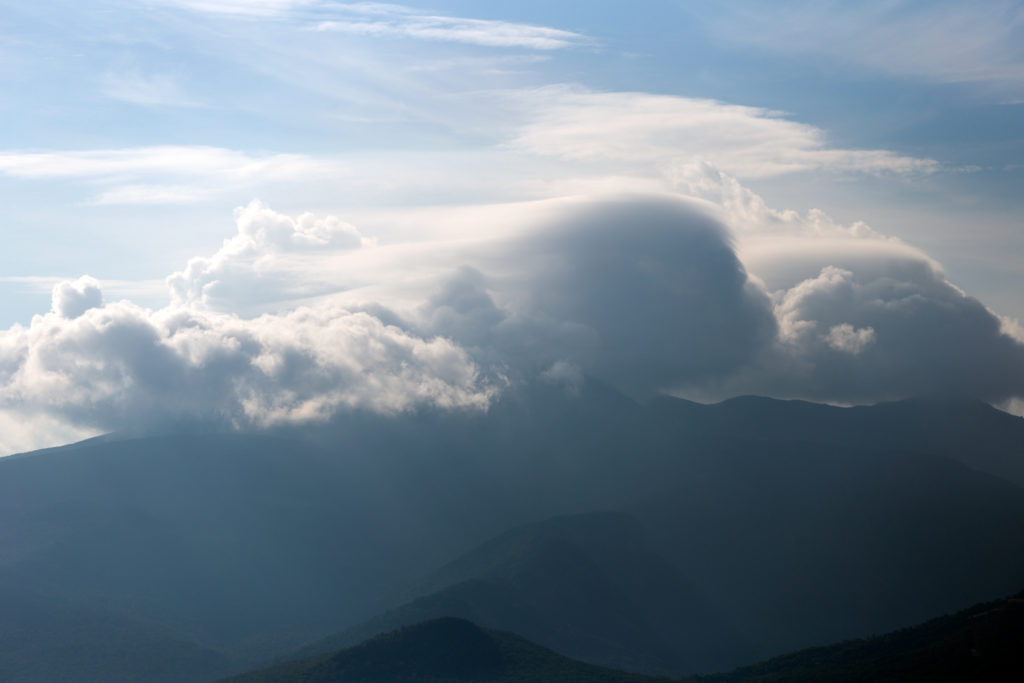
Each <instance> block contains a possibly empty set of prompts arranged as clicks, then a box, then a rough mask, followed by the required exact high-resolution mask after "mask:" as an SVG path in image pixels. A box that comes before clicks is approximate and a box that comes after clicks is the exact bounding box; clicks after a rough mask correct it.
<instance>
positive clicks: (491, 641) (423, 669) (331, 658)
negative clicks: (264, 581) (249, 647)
mask: <svg viewBox="0 0 1024 683" xmlns="http://www.w3.org/2000/svg"><path fill="white" fill-rule="evenodd" d="M654 680H658V679H652V678H647V677H643V676H638V675H634V674H627V673H624V672H618V671H613V670H610V669H602V668H600V667H596V666H592V665H589V664H584V663H582V662H576V661H573V660H571V659H568V658H566V657H562V656H559V655H557V654H555V653H554V652H551V651H550V650H546V649H544V648H541V647H538V646H536V645H534V644H532V643H530V642H528V641H526V640H523V639H522V638H519V637H517V636H513V635H511V634H509V633H501V632H497V631H485V630H483V629H480V628H479V627H477V626H475V625H474V624H472V623H470V622H468V621H465V620H462V619H455V618H452V617H448V618H442V619H437V620H433V621H428V622H424V623H420V624H415V625H413V626H409V627H406V628H403V629H400V630H397V631H393V632H391V633H388V634H385V635H381V636H378V637H376V638H374V639H371V640H369V641H366V642H365V643H362V644H360V645H357V646H354V647H352V648H349V649H345V650H341V651H340V652H337V653H334V654H331V655H326V656H322V657H314V658H311V659H306V660H301V661H298V662H290V663H288V664H283V665H279V666H276V667H272V668H270V669H266V670H263V671H257V672H252V673H248V674H243V675H240V676H234V677H232V678H229V679H224V681H223V682H222V683H298V682H300V681H301V682H302V683H333V682H335V681H352V682H353V683H357V682H358V683H364V682H365V683H392V682H396V683H397V682H398V681H401V682H402V683H439V682H441V681H467V682H469V681H472V682H473V683H506V682H507V683H513V682H515V683H570V682H573V681H587V682H588V683H634V682H635V683H641V682H642V681H654Z"/></svg>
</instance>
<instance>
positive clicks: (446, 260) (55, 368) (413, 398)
mask: <svg viewBox="0 0 1024 683" xmlns="http://www.w3.org/2000/svg"><path fill="white" fill-rule="evenodd" d="M712 171H713V169H708V168H704V169H702V171H701V173H700V174H699V175H698V179H700V178H703V179H705V180H707V179H710V180H709V181H708V183H707V184H706V185H707V187H706V188H705V189H706V190H707V194H708V196H713V195H714V193H716V192H719V193H721V192H723V188H725V189H724V191H725V195H723V196H726V197H727V198H728V197H731V198H732V199H729V200H728V201H724V202H723V203H720V204H712V203H710V202H708V201H706V200H698V199H692V198H683V197H680V196H672V195H665V194H662V195H639V196H636V195H634V196H621V195H619V196H611V197H607V196H606V197H597V198H594V197H591V198H579V197H577V198H562V199H558V200H548V201H544V202H534V203H530V204H525V205H520V206H516V205H502V206H480V207H473V208H472V209H469V208H467V207H456V208H449V209H445V208H443V207H434V208H433V209H431V210H429V211H420V212H414V213H413V214H410V216H409V217H407V219H406V220H407V221H408V222H409V226H408V227H407V229H408V230H409V231H411V232H410V233H409V234H412V235H416V237H417V239H418V241H415V242H410V241H409V240H408V236H409V234H407V235H406V239H404V240H403V239H402V237H401V235H402V230H401V229H399V228H396V230H395V232H393V233H392V234H391V236H392V237H393V238H395V239H396V242H397V243H395V244H392V245H384V246H375V245H374V244H373V242H372V241H369V240H367V239H366V238H365V237H364V236H363V234H362V233H361V232H360V231H359V230H357V229H356V228H355V227H354V226H352V225H351V224H349V223H346V222H344V221H341V220H340V219H338V218H335V217H331V216H327V217H324V216H320V217H318V216H314V215H312V214H303V215H300V216H288V215H284V214H281V213H278V212H275V211H273V210H271V209H269V208H268V207H266V206H264V205H262V204H260V203H258V202H253V203H252V204H250V205H248V206H246V207H243V208H241V209H239V210H238V212H237V214H236V231H237V232H236V234H235V235H233V236H232V237H230V238H229V239H227V240H225V242H224V244H223V246H222V247H221V248H220V249H219V250H217V251H216V252H215V253H213V254H211V255H210V256H207V257H198V258H194V259H192V260H190V261H189V263H188V265H187V266H186V267H185V268H184V269H183V270H182V271H180V272H179V273H176V274H174V275H173V276H171V278H169V280H168V284H169V286H170V289H171V291H172V294H173V300H172V303H171V304H170V305H169V306H167V307H166V308H162V309H159V310H155V311H154V310H149V309H144V308H141V307H139V306H137V305H134V304H132V303H129V302H127V301H121V302H107V303H104V301H103V297H102V295H101V293H100V284H99V283H98V282H97V281H95V280H92V279H90V278H82V279H79V280H77V281H74V282H62V283H56V286H54V287H53V309H52V311H51V312H49V313H47V314H45V315H39V316H36V317H35V318H34V319H33V320H32V323H31V324H30V325H29V326H27V327H22V326H17V325H16V326H14V327H12V328H10V329H8V330H5V331H2V332H0V413H5V414H6V417H3V416H0V420H4V419H9V420H13V419H15V418H13V417H11V416H12V415H15V414H17V415H23V416H25V419H26V420H33V419H36V418H38V419H46V420H51V421H56V422H59V423H61V424H66V425H68V429H69V430H85V431H90V430H110V429H123V428H125V426H126V425H129V426H132V427H137V426H143V427H146V426H169V425H172V424H177V425H180V424H191V423H197V422H217V423H219V424H231V425H236V426H240V427H248V426H254V425H268V424H277V423H281V422H295V421H304V420H320V419H326V418H328V417H330V416H331V415H332V414H334V413H336V412H338V411H344V410H353V409H355V410H371V411H378V412H384V413H390V412H400V411H404V410H413V409H416V408H418V407H422V406H435V407H440V408H443V409H459V410H463V409H469V410H482V409H486V407H487V406H488V405H489V403H490V402H491V401H492V400H494V398H495V397H496V396H497V395H498V393H499V392H500V391H501V390H502V389H503V388H504V387H506V386H508V385H509V383H513V384H514V383H519V382H524V381H534V380H539V381H545V382H549V383H554V384H556V385H560V386H562V387H563V388H565V390H566V391H567V392H568V393H569V394H572V393H573V391H574V390H575V389H578V387H579V386H580V382H581V381H582V377H583V376H584V375H591V376H595V377H598V378H600V379H602V380H604V381H606V382H609V383H611V384H612V385H614V386H616V387H618V388H619V389H621V390H623V391H626V392H627V393H630V394H632V395H635V396H649V395H651V394H652V393H655V392H658V391H662V390H677V391H683V392H685V394H686V395H691V396H704V397H714V398H722V397H726V396H731V395H736V394H739V393H757V394H765V395H772V396H782V397H799V398H805V399H812V400H826V401H837V402H873V401H878V400H884V399H893V398H901V397H907V396H915V395H923V394H938V393H942V394H960V395H968V396H975V397H978V398H982V399H985V400H990V401H994V402H1000V401H1002V402H1006V401H1012V400H1013V399H1014V397H1017V398H1019V397H1021V396H1024V344H1022V343H1021V341H1020V340H1019V339H1018V338H1015V337H1014V336H1011V334H1012V331H1013V327H1012V324H1011V321H1008V320H1005V319H1003V320H1001V319H999V318H998V317H997V316H995V315H994V314H993V313H991V312H990V311H988V310H987V309H986V308H985V307H984V306H983V305H981V304H980V302H978V301H977V300H975V299H972V298H971V297H969V296H967V295H965V294H964V293H963V292H962V291H960V290H959V289H957V288H956V287H954V286H953V285H951V284H950V283H949V282H948V281H947V280H946V279H945V276H944V275H943V273H942V271H941V270H940V269H939V267H938V266H937V264H935V263H934V261H932V260H931V259H929V258H927V256H925V255H924V254H922V253H921V252H919V251H917V250H914V249H912V248H911V247H908V246H907V245H904V244H902V243H899V242H896V241H892V240H889V239H887V238H885V236H884V235H880V234H879V233H877V232H876V231H874V230H871V229H870V228H867V226H859V227H856V226H850V227H844V226H841V225H838V224H836V223H834V222H833V221H831V220H828V219H827V217H822V216H816V215H813V214H812V215H804V216H801V215H799V214H795V213H793V212H786V211H778V210H774V209H771V208H769V207H767V206H766V205H765V204H764V202H763V200H761V199H760V198H759V197H757V196H756V195H754V194H753V193H750V192H749V190H746V189H745V188H743V187H742V186H741V185H738V184H733V183H732V182H727V181H730V179H729V178H728V177H726V176H722V175H721V174H719V175H715V173H713V172H712ZM715 182H719V183H720V184H719V185H716V184H715ZM732 212H735V213H736V214H737V215H735V216H733V217H732V218H730V217H729V216H730V214H731V213H732ZM392 215H397V214H392ZM425 217H429V220H424V218H425ZM378 220H383V221H385V222H386V221H387V220H388V219H386V218H379V219H378ZM431 222H433V223H436V224H439V225H440V226H441V227H443V228H446V230H441V229H434V228H433V227H431V225H430V223H431ZM727 225H740V226H743V227H742V231H737V232H736V233H735V234H734V235H730V233H729V231H728V230H727V228H726V226H727ZM480 226H487V230H481V229H480ZM758 231H760V232H761V234H760V235H758ZM772 235H774V236H775V237H774V239H775V240H777V241H779V242H780V243H781V244H783V248H781V249H778V250H776V251H774V252H772V251H770V250H760V251H757V252H755V254H756V258H752V259H750V260H746V259H748V254H749V253H750V252H749V251H747V250H745V249H744V247H743V245H744V244H746V243H750V242H752V241H753V242H754V243H758V242H761V243H768V242H771V241H772V240H771V239H770V237H771V236H772ZM734 239H735V240H737V241H738V244H739V250H738V251H737V249H736V248H735V247H734V245H733V240H734ZM738 254H739V255H741V256H742V257H743V259H745V261H741V260H740V258H739V257H738ZM773 263H774V264H776V265H777V266H778V270H779V271H780V272H782V273H784V276H778V275H773V276H771V277H767V278H766V277H764V273H765V272H770V271H771V269H772V267H773ZM744 266H746V268H744ZM748 270H749V271H750V272H751V273H752V275H751V276H750V277H748V275H747V271H748ZM772 282H775V283H776V284H770V283H772ZM778 282H783V284H781V285H780V284H777V283H778ZM35 284H38V285H40V286H42V285H43V284H44V283H43V281H42V280H40V281H39V282H37V283H35ZM49 284H50V285H53V284H54V283H52V282H51V283H49ZM353 287H354V289H352V288H353ZM767 288H770V289H771V290H774V291H773V293H771V294H769V292H768V291H767ZM342 290H347V291H342ZM396 292H398V295H396V294H395V293H396ZM310 299H315V303H313V304H310V305H302V304H301V302H302V301H304V300H310ZM246 310H248V312H249V313H251V316H250V317H248V318H244V317H240V316H239V315H238V312H239V311H246ZM218 311H221V312H218ZM228 311H230V312H228ZM268 311H270V312H268ZM275 311H276V312H275ZM61 433H68V434H70V433H71V431H66V430H65V432H61ZM75 433H78V432H75ZM83 433H84V432H83ZM12 438H13V437H12ZM17 442H18V443H27V441H26V440H25V438H24V437H23V436H19V437H18V438H17ZM12 443H13V442H12Z"/></svg>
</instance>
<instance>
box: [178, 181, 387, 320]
mask: <svg viewBox="0 0 1024 683" xmlns="http://www.w3.org/2000/svg"><path fill="white" fill-rule="evenodd" d="M235 222H236V226H237V229H238V233H237V234H236V235H235V236H234V237H232V238H230V239H228V240H225V241H224V244H223V246H221V248H220V249H219V250H218V251H217V252H216V253H215V254H214V255H213V256H210V257H196V258H193V259H190V260H189V262H188V264H187V265H186V267H185V269H184V270H183V271H180V272H177V273H174V274H173V275H171V276H170V277H168V278H167V284H168V287H169V288H170V291H171V297H172V301H173V302H174V303H175V304H176V305H182V304H197V303H198V304H202V305H203V306H206V307H208V308H213V309H217V310H224V311H234V312H242V311H245V310H247V309H251V308H252V307H253V306H254V305H260V304H265V303H268V302H280V301H285V302H290V303H291V302H294V301H295V300H297V299H303V298H307V297H310V296H316V295H321V294H325V293H327V292H332V291H338V290H339V289H341V288H342V287H341V286H339V284H338V283H337V282H336V281H333V282H327V281H318V280H316V279H313V278H311V277H310V274H309V273H308V272H306V273H305V274H303V273H302V272H301V270H302V266H301V265H300V266H298V267H297V268H293V267H289V264H288V262H287V260H288V257H289V255H292V254H299V255H301V254H303V253H309V252H313V251H315V252H317V258H318V259H323V258H324V257H325V255H326V253H327V252H329V251H344V250H349V249H358V248H360V247H362V246H364V245H367V244H372V242H371V241H369V240H366V239H365V238H363V237H362V236H361V235H360V234H359V231H358V230H357V229H356V228H355V227H354V226H353V225H350V224H349V223H346V222H344V221H341V220H339V219H338V218H336V217H334V216H327V217H325V218H317V217H316V216H314V215H313V214H311V213H305V214H302V215H300V216H298V217H296V218H292V217H290V216H286V215H284V214H281V213H277V212H275V211H273V210H271V209H269V208H268V207H266V206H264V205H263V204H262V203H261V202H259V201H253V202H252V203H250V204H249V205H248V206H246V207H243V208H239V209H237V210H236V211H235Z"/></svg>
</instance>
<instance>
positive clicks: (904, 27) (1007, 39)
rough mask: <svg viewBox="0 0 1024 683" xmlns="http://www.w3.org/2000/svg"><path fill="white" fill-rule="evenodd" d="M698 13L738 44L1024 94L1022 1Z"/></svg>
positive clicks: (739, 7)
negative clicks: (822, 57)
mask: <svg viewBox="0 0 1024 683" xmlns="http://www.w3.org/2000/svg"><path fill="white" fill-rule="evenodd" d="M698 15H699V16H701V17H702V18H703V19H704V20H705V21H706V22H707V24H708V25H709V26H710V27H711V28H712V29H713V30H714V31H715V32H716V33H717V35H719V36H720V37H723V38H725V39H726V40H729V41H731V42H734V43H739V44H742V45H749V46H755V47H760V48H767V49H770V50H774V51H778V52H783V53H789V54H803V55H818V56H826V57H830V58H833V59H836V60H839V61H842V62H847V63H850V64H854V65H857V66H860V67H866V68H869V69H873V70H877V71H881V72H885V73H888V74H892V75H894V76H901V77H914V78H922V79H927V80H930V81H935V82H942V83H970V84H974V85H977V86H980V87H982V88H984V89H986V90H988V91H989V92H991V93H992V94H995V95H997V96H1000V97H1008V98H1010V99H1011V100H1016V101H1019V100H1020V98H1022V97H1024V86H1022V83H1024V50H1022V49H1021V47H1020V46H1021V45H1022V44H1024V7H1022V6H1021V3H1020V2H1015V1H1012V0H993V1H991V2H987V3H984V4H971V3H960V2H952V1H940V2H928V3H918V2H907V1H896V2H893V1H891V0H886V1H878V0H876V1H874V2H859V3H855V4H851V3H837V2H807V1H805V0H798V1H794V2H785V3H772V4H771V5H770V6H767V5H764V4H762V3H754V2H740V3H730V4H728V5H719V4H717V3H716V5H715V7H714V8H713V9H712V10H711V11H710V12H703V11H698Z"/></svg>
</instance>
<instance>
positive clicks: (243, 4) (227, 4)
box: [158, 0, 320, 17]
mask: <svg viewBox="0 0 1024 683" xmlns="http://www.w3.org/2000/svg"><path fill="white" fill-rule="evenodd" d="M158 1H159V2H161V3H163V4H167V5H177V6H179V7H183V8H185V9H190V10H194V11H197V12H209V13H212V14H228V15H238V16H251V17H271V16H276V15H280V14H283V13H286V12H289V11H291V10H295V9H299V8H302V7H308V6H310V5H315V4H319V3H320V0H158Z"/></svg>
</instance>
